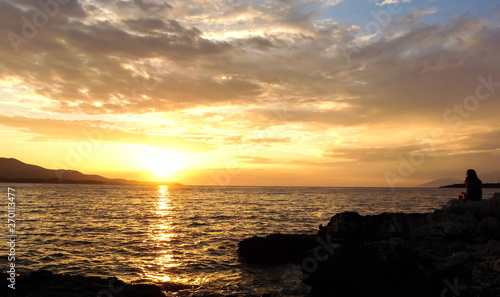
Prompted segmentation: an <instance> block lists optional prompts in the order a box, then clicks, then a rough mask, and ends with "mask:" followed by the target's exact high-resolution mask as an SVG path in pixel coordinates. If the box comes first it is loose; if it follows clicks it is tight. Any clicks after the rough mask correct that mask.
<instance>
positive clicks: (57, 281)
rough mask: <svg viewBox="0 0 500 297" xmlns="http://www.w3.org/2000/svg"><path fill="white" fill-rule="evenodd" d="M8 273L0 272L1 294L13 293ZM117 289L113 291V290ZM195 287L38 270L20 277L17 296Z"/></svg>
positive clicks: (126, 296)
mask: <svg viewBox="0 0 500 297" xmlns="http://www.w3.org/2000/svg"><path fill="white" fill-rule="evenodd" d="M6 279H7V276H6V274H4V273H0V285H1V286H0V296H11V295H8V294H10V293H12V291H13V290H12V289H9V288H8V287H7V282H6V281H5V280H6ZM110 288H111V289H112V290H113V294H111V292H110ZM181 288H183V289H185V288H191V286H187V285H182V284H170V283H165V284H162V285H159V284H126V283H124V282H122V281H120V280H118V279H117V278H114V277H111V278H107V279H106V278H99V277H85V276H81V275H63V274H56V273H52V272H50V271H34V272H32V273H30V274H22V275H18V276H16V289H15V293H16V296H37V297H45V296H46V297H49V296H50V297H63V296H72V297H87V296H111V295H113V296H114V297H136V296H142V297H164V296H165V295H164V294H163V292H162V291H163V290H165V291H175V290H180V289H181Z"/></svg>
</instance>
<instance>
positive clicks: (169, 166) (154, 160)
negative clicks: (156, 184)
mask: <svg viewBox="0 0 500 297" xmlns="http://www.w3.org/2000/svg"><path fill="white" fill-rule="evenodd" d="M187 161H188V160H187V157H186V156H185V155H183V154H181V153H179V152H175V151H167V150H157V151H152V152H150V153H148V154H147V155H145V156H144V166H145V168H146V169H147V170H149V171H151V172H152V173H154V174H155V175H156V177H157V178H165V177H170V176H171V175H172V174H173V173H174V172H176V171H178V170H180V169H184V168H186V166H187Z"/></svg>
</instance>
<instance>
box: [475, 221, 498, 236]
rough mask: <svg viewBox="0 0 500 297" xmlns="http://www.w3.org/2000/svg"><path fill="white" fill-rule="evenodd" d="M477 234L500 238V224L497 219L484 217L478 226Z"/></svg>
mask: <svg viewBox="0 0 500 297" xmlns="http://www.w3.org/2000/svg"><path fill="white" fill-rule="evenodd" d="M477 234H480V235H485V236H487V237H489V238H500V222H499V221H498V219H497V218H495V217H484V218H482V219H481V221H480V222H479V224H478V226H477Z"/></svg>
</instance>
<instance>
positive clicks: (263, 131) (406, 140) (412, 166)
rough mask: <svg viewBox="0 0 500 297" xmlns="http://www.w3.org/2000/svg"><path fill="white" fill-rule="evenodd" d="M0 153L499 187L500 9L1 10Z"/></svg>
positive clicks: (342, 2) (252, 179)
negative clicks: (472, 179) (467, 181)
mask: <svg viewBox="0 0 500 297" xmlns="http://www.w3.org/2000/svg"><path fill="white" fill-rule="evenodd" d="M0 37H1V42H0V109H1V111H2V112H1V114H0V131H1V133H2V145H1V146H0V156H1V157H9V158H17V159H19V160H21V161H23V162H25V163H30V164H36V165H40V166H43V167H46V168H50V169H59V168H62V169H73V170H78V171H81V172H83V173H87V174H101V175H104V176H106V177H116V178H129V179H140V180H155V181H160V180H166V181H177V182H181V183H185V184H199V185H205V184H207V185H208V184H210V185H216V184H217V185H310V186H414V185H418V184H420V183H424V182H427V181H430V180H432V179H436V178H441V177H455V178H464V177H465V171H466V170H467V169H468V168H474V169H476V171H477V172H478V175H479V177H480V178H483V181H485V182H500V180H488V177H491V178H490V179H492V178H493V177H494V176H499V177H500V174H499V172H500V3H499V2H498V1H458V0H455V1H446V0H432V1H431V0H421V1H417V0H401V1H399V0H385V1H382V0H324V1H320V0H317V1H305V0H304V1H303V0H252V1H233V0H202V1H190V0H188V1H177V0H172V1H156V0H132V1H125V0H123V1H115V0H103V1H91V0H79V1H69V0H57V1H56V0H40V1H35V0H15V1H14V0H3V1H1V2H0Z"/></svg>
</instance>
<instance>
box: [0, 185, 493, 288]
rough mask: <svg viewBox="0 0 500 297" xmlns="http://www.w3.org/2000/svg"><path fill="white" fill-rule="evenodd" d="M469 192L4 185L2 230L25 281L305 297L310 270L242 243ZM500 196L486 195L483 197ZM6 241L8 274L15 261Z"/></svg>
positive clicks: (430, 204) (427, 208) (1, 260)
mask: <svg viewBox="0 0 500 297" xmlns="http://www.w3.org/2000/svg"><path fill="white" fill-rule="evenodd" d="M9 188H11V189H10V192H11V193H13V194H15V203H16V207H15V217H14V220H15V228H14V230H8V225H7V219H8V208H7V206H8V202H9V201H8V196H9V195H8V192H9ZM463 190H464V189H442V188H363V187H353V188H341V187H244V186H240V187H231V186H224V187H217V186H136V185H67V184H6V183H4V184H0V191H2V192H3V194H2V195H1V196H3V197H4V198H3V199H1V200H0V222H1V224H2V228H3V230H4V231H3V232H4V234H5V232H7V234H15V235H17V238H16V250H15V253H16V260H15V263H16V269H17V270H16V272H19V273H28V272H32V271H36V270H49V271H52V272H54V273H62V274H80V275H85V276H99V277H111V276H116V277H118V278H119V279H121V280H123V281H125V282H129V283H156V284H161V283H164V282H178V283H184V284H190V285H193V289H191V291H189V290H187V291H186V290H184V291H181V292H178V293H172V292H171V293H168V295H171V296H176V295H177V296H203V295H210V294H212V293H218V294H223V295H231V294H233V295H249V294H252V295H260V294H263V293H269V292H275V293H281V294H282V295H283V296H303V295H305V294H307V292H308V290H309V288H308V287H307V286H306V285H303V284H301V281H300V280H301V278H302V272H301V267H300V265H296V264H284V265H277V266H265V265H253V264H247V263H244V262H242V261H241V259H240V258H239V257H238V253H237V247H238V242H239V241H241V240H242V239H245V238H248V237H252V236H265V235H267V234H270V233H284V234H315V233H316V232H317V231H318V227H319V225H320V224H322V225H326V224H327V223H328V222H329V221H330V218H331V217H332V216H333V215H335V214H337V213H340V212H346V211H356V212H359V213H360V214H362V215H367V214H379V213H383V212H403V213H424V212H432V211H434V210H435V209H439V208H441V207H442V206H443V205H445V204H446V203H447V201H448V200H449V199H456V197H457V196H458V195H459V194H460V192H461V191H463ZM495 190H496V191H499V190H498V189H484V190H483V191H484V193H483V198H489V197H491V196H492V195H493V193H494V192H495ZM14 191H15V192H14ZM11 197H12V195H11ZM11 217H12V215H11ZM10 227H12V226H10ZM12 231H13V232H12ZM2 238H4V239H2V240H3V241H4V243H3V244H0V265H1V270H4V271H5V270H7V269H8V265H9V263H10V262H8V259H7V254H8V245H7V239H6V237H2Z"/></svg>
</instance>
